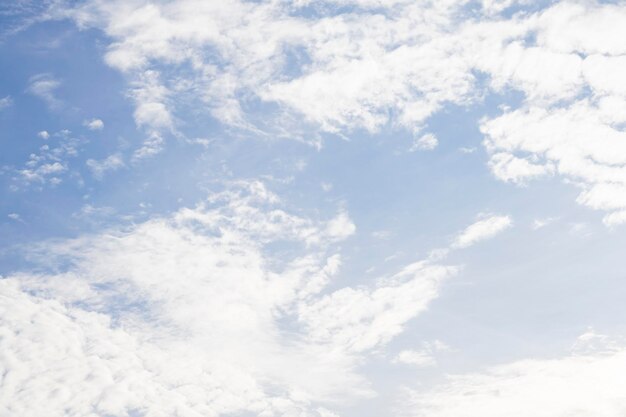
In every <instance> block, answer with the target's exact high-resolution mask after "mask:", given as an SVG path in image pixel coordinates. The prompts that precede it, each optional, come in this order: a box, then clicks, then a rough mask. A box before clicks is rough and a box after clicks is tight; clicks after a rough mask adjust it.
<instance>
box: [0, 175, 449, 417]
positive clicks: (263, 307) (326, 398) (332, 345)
mask: <svg viewBox="0 0 626 417" xmlns="http://www.w3.org/2000/svg"><path fill="white" fill-rule="evenodd" d="M281 206H282V203H281V201H280V199H279V198H278V196H276V195H275V194H273V193H272V192H270V191H269V190H268V189H267V188H266V187H265V186H264V185H263V184H262V183H260V182H256V181H238V182H233V183H231V184H227V185H226V186H225V189H224V190H223V191H221V192H216V193H213V194H211V195H210V196H209V198H208V199H207V200H206V202H204V203H202V204H200V205H198V206H197V207H195V208H184V209H181V210H179V211H177V212H176V213H174V214H173V215H172V216H168V217H162V218H153V219H152V220H148V221H146V222H144V223H140V224H136V225H133V226H130V227H126V228H124V229H109V230H107V231H106V232H104V233H101V234H95V235H87V236H82V237H79V238H76V239H71V240H64V241H54V242H44V243H41V244H39V245H34V246H33V247H31V248H30V249H29V254H28V256H29V259H30V260H31V262H34V263H36V264H37V265H38V271H40V272H36V273H35V272H30V273H19V274H12V275H10V276H8V277H4V279H2V280H0V328H4V329H6V331H5V334H4V336H3V338H1V339H0V345H1V346H0V348H1V350H2V352H5V354H6V355H10V356H11V357H12V358H14V359H13V360H12V361H10V362H5V363H4V364H3V366H5V367H6V370H7V371H8V372H10V373H11V374H12V375H14V377H12V379H11V380H10V383H8V385H7V384H5V388H6V389H4V390H3V391H2V393H0V404H3V407H5V408H4V409H3V410H4V411H6V412H7V413H10V414H15V415H27V414H40V413H41V412H43V411H42V410H44V409H45V414H46V415H49V416H51V417H56V416H59V417H65V416H66V415H67V413H71V414H75V415H88V414H89V413H93V412H97V413H100V414H107V415H126V414H132V412H133V410H141V412H142V413H144V414H146V415H161V414H162V415H166V414H167V415H171V414H174V413H176V412H178V413H179V414H181V415H189V416H191V415H195V414H202V415H221V414H232V413H244V412H248V413H254V414H255V415H262V416H274V415H276V416H278V415H302V416H311V417H314V416H329V415H333V414H332V413H333V412H332V411H330V410H329V408H331V409H332V408H333V406H334V405H336V404H337V402H343V403H345V402H346V401H349V400H351V399H352V400H354V399H357V398H361V397H363V396H370V395H372V394H373V393H372V390H371V388H370V386H369V383H368V382H367V380H366V379H365V377H364V376H363V375H361V374H360V372H359V370H358V366H359V364H362V363H363V362H364V360H366V358H367V357H368V355H369V354H370V352H372V351H376V350H377V349H379V348H382V347H384V346H385V345H386V344H387V343H388V342H389V341H390V340H391V339H392V338H394V337H395V336H397V335H398V334H400V333H401V332H402V331H403V329H404V327H405V326H406V324H407V323H408V322H409V321H410V320H411V319H413V318H415V317H417V316H418V315H420V314H421V313H423V312H424V311H425V310H426V309H427V308H428V305H429V304H430V302H431V301H432V300H433V299H435V298H436V297H437V296H438V294H439V292H440V287H441V283H442V282H443V281H444V280H446V279H447V278H449V277H451V276H453V275H454V274H456V272H457V269H456V268H454V267H450V266H443V265H438V264H433V263H432V262H428V261H422V262H416V263H412V264H410V265H407V266H406V267H404V268H403V269H402V270H400V271H399V272H398V273H396V274H393V275H390V276H386V277H382V278H379V279H378V280H377V281H376V282H375V283H374V285H372V286H370V287H344V288H340V289H336V290H333V291H331V292H327V291H325V290H326V288H327V286H328V284H329V282H330V281H331V280H332V278H333V276H335V275H336V274H337V273H338V270H339V268H340V265H341V254H340V253H339V252H338V251H339V248H338V246H337V245H336V242H337V241H339V240H341V239H345V238H346V237H347V236H349V235H350V234H351V233H353V232H354V225H353V223H352V221H351V220H350V218H349V216H348V214H347V213H346V212H345V211H343V210H340V211H339V213H338V214H337V216H335V217H334V218H331V219H330V220H316V219H310V218H305V217H301V216H297V215H294V214H291V213H288V212H286V211H284V210H283V209H282V208H281ZM104 209H106V208H104ZM100 212H101V210H100V209H99V208H96V207H92V206H89V205H87V206H85V207H84V208H83V213H81V215H93V214H100ZM108 213H112V212H110V211H107V213H105V214H108ZM279 242H289V246H290V250H289V251H288V252H284V251H281V250H279V251H278V252H276V251H275V249H273V248H275V247H276V245H275V244H276V243H279ZM60 265H62V266H63V268H62V272H59V271H60V270H59V268H58V267H59V266H60ZM46 271H48V272H46ZM445 349H447V346H445V344H443V343H441V342H439V341H435V342H432V343H425V344H423V346H422V351H423V352H427V353H429V354H430V355H431V356H434V355H436V354H437V353H438V352H441V351H444V350H445ZM400 356H402V357H403V358H404V359H400V362H407V361H412V362H413V364H415V362H416V359H415V357H416V355H415V354H401V355H400ZM405 356H406V357H405ZM409 357H410V358H409ZM411 358H413V359H411ZM0 363H1V361H0ZM50 364H55V366H50ZM424 364H425V363H424V362H423V361H422V365H424ZM294 369H297V370H298V372H293V370H294ZM3 396H4V397H3ZM8 398H10V399H11V401H2V399H8ZM181 410H182V411H181Z"/></svg>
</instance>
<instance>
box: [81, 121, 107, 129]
mask: <svg viewBox="0 0 626 417" xmlns="http://www.w3.org/2000/svg"><path fill="white" fill-rule="evenodd" d="M83 124H84V125H85V126H86V127H87V129H89V130H102V129H104V122H103V121H102V120H100V119H91V120H85V121H84V122H83Z"/></svg>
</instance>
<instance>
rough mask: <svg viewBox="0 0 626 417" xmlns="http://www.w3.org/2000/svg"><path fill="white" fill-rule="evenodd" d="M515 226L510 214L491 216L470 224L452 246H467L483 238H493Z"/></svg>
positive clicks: (460, 247)
mask: <svg viewBox="0 0 626 417" xmlns="http://www.w3.org/2000/svg"><path fill="white" fill-rule="evenodd" d="M511 226H513V221H512V220H511V218H510V217H509V216H491V217H488V218H486V219H483V220H479V221H477V222H476V223H474V224H472V225H470V226H468V227H467V228H466V229H465V230H464V231H463V232H462V233H460V234H459V235H458V236H457V237H456V238H455V239H454V242H453V243H452V245H451V247H452V248H459V249H462V248H467V247H469V246H472V245H474V244H476V243H478V242H481V241H483V240H487V239H491V238H493V237H494V236H496V235H498V234H500V233H501V232H503V231H504V230H506V229H508V228H509V227H511Z"/></svg>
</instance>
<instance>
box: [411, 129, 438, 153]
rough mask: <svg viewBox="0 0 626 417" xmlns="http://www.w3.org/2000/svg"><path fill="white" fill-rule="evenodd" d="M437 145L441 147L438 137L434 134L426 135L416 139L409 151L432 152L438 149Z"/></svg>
mask: <svg viewBox="0 0 626 417" xmlns="http://www.w3.org/2000/svg"><path fill="white" fill-rule="evenodd" d="M437 145H439V141H438V140H437V137H436V136H435V135H433V134H432V133H426V134H425V135H422V136H420V137H419V138H416V139H415V142H413V145H412V146H411V149H409V151H410V152H414V151H432V150H433V149H435V148H436V147H437Z"/></svg>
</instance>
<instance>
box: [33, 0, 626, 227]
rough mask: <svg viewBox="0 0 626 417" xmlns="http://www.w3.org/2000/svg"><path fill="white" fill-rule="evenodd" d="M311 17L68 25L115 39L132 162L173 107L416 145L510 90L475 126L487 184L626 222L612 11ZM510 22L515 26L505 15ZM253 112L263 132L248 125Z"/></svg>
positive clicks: (151, 12) (371, 6)
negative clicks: (458, 113) (441, 119)
mask: <svg viewBox="0 0 626 417" xmlns="http://www.w3.org/2000/svg"><path fill="white" fill-rule="evenodd" d="M309 4H310V2H307V1H299V2H295V3H293V2H292V3H289V2H270V3H267V2H262V3H258V2H256V3H255V2H252V3H251V2H239V1H232V2H229V3H228V5H224V4H222V3H220V4H217V3H212V2H208V3H207V2H204V3H203V2H200V3H198V2H197V1H194V0H183V1H179V2H173V3H158V4H155V3H149V4H145V3H140V2H138V3H134V2H131V3H128V2H121V1H113V2H103V1H99V0H92V1H89V2H86V3H81V4H80V5H79V6H77V7H76V8H74V9H71V10H64V11H62V14H63V16H70V17H72V18H73V19H74V20H75V21H76V22H77V23H78V24H79V25H81V27H87V26H88V27H97V28H100V29H101V30H103V31H104V32H105V33H106V34H107V35H108V37H109V38H110V39H111V40H112V42H111V44H110V45H109V48H108V49H107V53H106V57H105V59H106V61H107V63H108V64H109V65H111V66H112V67H114V68H116V69H118V70H119V71H121V72H123V73H124V74H125V76H126V77H127V78H128V80H129V82H130V84H131V87H132V88H131V91H130V93H129V95H130V97H131V98H132V99H133V100H134V101H135V105H136V108H135V120H136V123H137V125H138V126H141V127H143V128H144V129H146V131H147V134H148V140H147V141H146V143H145V144H144V145H142V146H141V147H140V149H138V150H137V152H136V159H137V158H141V157H145V156H149V155H152V154H154V153H156V152H159V151H160V150H161V148H162V147H163V146H164V145H163V143H164V139H163V135H164V134H165V133H166V132H173V131H175V129H176V124H177V122H176V117H175V116H174V115H175V114H176V111H177V106H179V107H180V106H188V105H189V104H190V103H193V104H194V105H196V104H197V103H202V104H203V105H204V108H205V109H206V111H207V112H210V113H211V114H212V115H213V116H214V117H216V118H217V119H219V120H220V121H222V122H224V123H226V124H230V125H233V126H237V127H240V128H244V129H249V130H251V131H254V132H256V133H263V132H262V131H263V130H271V131H273V132H275V136H280V137H283V136H290V137H296V138H301V137H312V136H315V135H311V134H307V135H304V134H303V133H302V131H307V129H309V131H318V130H319V129H321V130H323V131H326V132H333V133H336V134H338V135H345V134H347V133H349V132H350V131H354V130H358V129H363V130H366V131H369V132H376V131H378V130H379V129H381V128H383V127H385V126H391V127H392V128H403V129H407V130H409V131H412V132H420V130H421V129H423V128H425V127H426V126H427V121H428V119H429V118H430V117H431V116H432V115H434V114H436V113H437V112H438V111H439V110H441V109H442V108H443V107H444V106H446V105H448V104H455V105H460V106H467V105H470V104H472V103H476V102H477V101H478V100H481V99H482V98H483V97H485V96H487V95H489V94H490V93H492V92H495V93H507V92H508V91H510V90H511V89H513V90H517V91H519V92H520V93H521V94H522V96H523V100H522V101H521V104H515V106H514V107H513V108H507V107H503V109H504V110H503V114H501V115H495V116H490V117H487V118H485V119H483V120H482V121H481V123H480V127H481V130H482V132H483V134H484V135H485V147H486V149H487V151H488V153H489V155H490V162H489V166H490V167H491V169H492V171H493V172H494V174H495V175H496V176H497V177H498V178H500V179H502V180H504V181H509V182H512V183H517V184H526V183H527V182H528V181H530V180H533V179H539V178H543V177H545V176H549V175H554V176H557V177H559V178H563V179H565V180H567V181H568V182H573V183H577V184H579V185H581V186H582V188H583V190H584V194H583V195H582V196H581V198H580V199H579V202H580V203H581V204H584V205H586V206H588V207H590V208H594V209H597V210H604V211H606V212H607V217H606V218H605V223H607V224H611V225H617V224H618V223H621V222H622V221H623V219H624V218H626V217H625V216H623V215H622V214H620V213H623V212H624V210H626V206H625V205H624V202H623V200H624V199H623V195H624V194H625V191H624V190H625V189H626V185H625V184H626V182H625V181H624V177H626V174H624V172H623V168H622V167H623V166H624V165H625V164H626V160H625V159H624V157H623V156H624V154H625V153H624V152H623V150H622V148H623V147H624V146H623V143H624V142H625V141H624V140H623V138H622V136H623V132H622V129H621V126H622V125H623V124H624V123H626V84H625V83H624V82H623V77H622V76H621V74H622V73H623V72H624V68H625V66H626V60H625V59H624V57H623V56H622V55H624V50H625V49H624V46H623V45H622V44H621V43H620V42H619V39H621V38H620V36H619V34H623V33H624V29H623V24H622V20H623V18H624V16H625V15H626V11H625V10H626V9H625V8H624V7H623V6H622V5H617V4H604V3H601V2H597V1H586V2H569V1H563V2H557V3H554V4H549V5H548V6H547V7H545V8H543V9H536V8H534V7H531V8H529V10H526V6H528V5H529V2H526V1H509V0H504V1H491V0H489V1H488V0H485V1H482V2H480V3H479V5H476V6H479V7H467V2H464V1H447V2H426V3H423V2H418V3H415V2H409V1H375V0H372V1H326V2H324V4H325V5H326V6H325V7H320V8H319V9H316V10H317V12H316V13H312V14H306V13H304V14H303V13H299V12H300V11H302V9H301V8H302V7H308V5H309ZM338 5H349V6H350V7H348V8H345V9H342V8H341V7H334V6H338ZM509 7H515V8H517V7H519V8H521V10H522V11H523V12H522V13H515V14H513V15H510V14H507V13H505V14H501V13H503V12H504V11H506V10H508V8H509ZM179 69H182V70H183V71H182V72H181V71H178V70H179ZM479 78H480V82H479V80H478V79H479ZM483 79H484V82H483ZM46 85H47V86H48V87H46ZM56 86H57V85H56V84H54V80H52V84H50V82H48V83H47V84H46V82H45V80H44V84H42V87H45V88H41V89H40V90H41V91H42V92H43V93H44V95H45V91H51V90H53V88H55V87H56ZM251 103H255V104H254V105H253V106H250V104H251ZM268 103H269V104H272V105H273V106H266V105H265V104H268ZM504 104H510V103H504ZM276 105H277V106H276ZM259 107H262V108H263V115H262V117H260V116H259V114H253V112H251V111H250V109H251V108H259ZM272 109H276V111H275V113H271V112H272V111H273V110H272ZM287 132H288V133H287ZM265 133H267V132H265ZM262 136H266V134H265V135H263V134H262ZM425 138H427V136H425ZM311 141H314V142H315V143H316V144H317V143H319V138H316V139H311ZM434 143H435V142H434V141H433V140H432V138H431V139H429V140H426V139H424V143H423V144H422V145H419V144H418V146H417V147H422V146H424V147H425V148H424V149H430V148H431V147H433V146H434ZM603 187H604V188H606V187H612V190H611V192H610V193H609V192H605V191H606V190H602V188H603ZM600 194H601V195H600Z"/></svg>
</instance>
